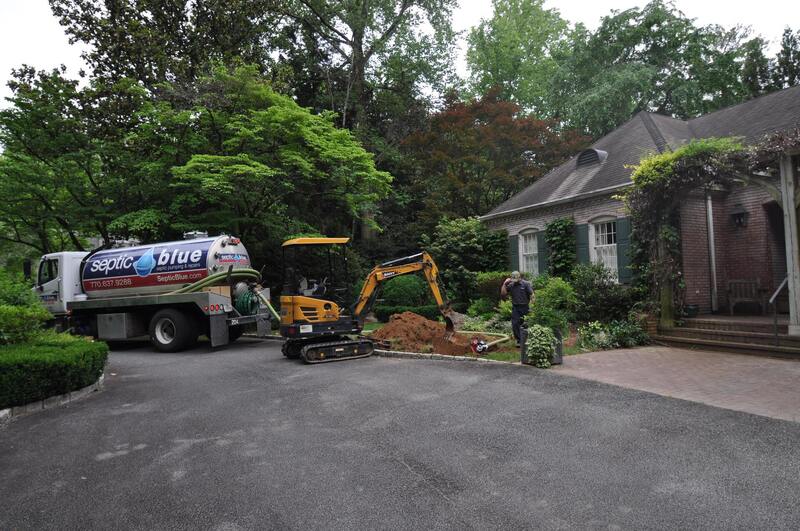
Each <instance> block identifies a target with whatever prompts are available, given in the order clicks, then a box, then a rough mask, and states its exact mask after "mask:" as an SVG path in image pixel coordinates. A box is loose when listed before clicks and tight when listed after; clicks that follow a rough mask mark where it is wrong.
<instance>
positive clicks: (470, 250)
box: [420, 218, 508, 303]
mask: <svg viewBox="0 0 800 531" xmlns="http://www.w3.org/2000/svg"><path fill="white" fill-rule="evenodd" d="M420 243H421V244H422V247H423V249H426V250H427V251H428V252H429V253H431V255H432V256H433V258H434V259H435V260H436V264H437V265H438V266H439V269H440V270H441V275H442V279H443V280H444V284H445V286H447V289H448V293H449V294H450V298H451V300H453V301H454V302H462V303H468V302H469V300H470V299H473V298H475V289H476V276H477V272H478V271H492V270H497V269H502V268H505V267H507V245H508V237H507V236H506V233H505V232H499V231H498V232H492V231H489V229H488V228H486V225H485V224H484V223H482V222H481V221H480V220H479V219H478V218H459V219H444V220H442V221H440V222H439V224H438V225H436V228H435V229H434V231H433V234H431V235H428V234H424V235H423V236H422V238H421V242H420ZM498 289H499V287H498Z"/></svg>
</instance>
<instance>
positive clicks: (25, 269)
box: [22, 258, 32, 280]
mask: <svg viewBox="0 0 800 531" xmlns="http://www.w3.org/2000/svg"><path fill="white" fill-rule="evenodd" d="M31 271H32V264H31V259H30V258H26V259H25V260H23V261H22V276H24V277H25V280H30V279H31Z"/></svg>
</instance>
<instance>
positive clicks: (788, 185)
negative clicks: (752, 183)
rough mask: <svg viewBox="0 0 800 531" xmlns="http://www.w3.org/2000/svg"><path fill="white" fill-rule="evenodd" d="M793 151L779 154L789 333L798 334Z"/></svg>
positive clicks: (799, 274)
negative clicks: (787, 278)
mask: <svg viewBox="0 0 800 531" xmlns="http://www.w3.org/2000/svg"><path fill="white" fill-rule="evenodd" d="M793 154H794V153H784V154H783V155H781V196H782V198H783V225H784V228H785V231H784V232H785V233H786V272H787V275H788V277H789V281H788V288H789V335H792V336H800V301H798V297H800V235H798V230H797V208H796V207H795V200H794V198H795V190H796V188H797V168H796V166H795V164H794V161H793V157H792V155H793Z"/></svg>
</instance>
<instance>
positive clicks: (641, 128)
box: [481, 86, 800, 319]
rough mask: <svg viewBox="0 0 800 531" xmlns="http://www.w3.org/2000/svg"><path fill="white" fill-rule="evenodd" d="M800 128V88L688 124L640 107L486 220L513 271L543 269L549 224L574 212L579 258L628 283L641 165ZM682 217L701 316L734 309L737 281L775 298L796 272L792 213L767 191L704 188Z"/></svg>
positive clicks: (692, 296)
mask: <svg viewBox="0 0 800 531" xmlns="http://www.w3.org/2000/svg"><path fill="white" fill-rule="evenodd" d="M797 127H800V86H797V87H793V88H788V89H785V90H782V91H778V92H775V93H772V94H769V95H766V96H762V97H760V98H756V99H753V100H750V101H747V102H745V103H742V104H739V105H736V106H733V107H728V108H725V109H722V110H719V111H716V112H713V113H710V114H706V115H704V116H700V117H698V118H695V119H692V120H688V121H684V120H678V119H675V118H671V117H667V116H663V115H659V114H653V113H648V112H640V113H638V114H636V115H635V116H634V117H633V118H631V119H630V120H629V121H628V122H626V123H625V124H623V125H621V126H620V127H618V128H617V129H616V130H614V131H612V132H611V133H609V134H607V135H606V136H604V137H603V138H601V139H599V140H598V141H597V142H595V143H594V144H593V145H592V146H591V147H589V148H588V149H585V150H584V151H582V152H580V153H578V154H577V155H575V156H574V157H573V158H571V159H570V160H568V161H567V162H565V163H564V164H562V165H561V166H559V167H557V168H555V169H553V170H552V171H551V172H549V173H548V174H547V175H545V176H544V177H542V178H541V179H539V180H538V181H536V182H535V183H533V184H532V185H530V186H528V187H527V188H526V189H524V190H523V191H521V192H520V193H518V194H517V195H515V196H513V197H511V198H510V199H508V200H507V201H505V202H504V203H502V204H501V205H498V206H497V207H496V208H494V209H493V210H492V211H491V212H489V213H487V214H486V215H484V216H482V217H481V219H482V220H483V221H484V222H485V223H486V224H487V226H488V227H489V228H491V229H495V230H505V231H507V233H508V236H509V238H508V241H509V261H510V263H511V267H512V268H514V269H519V270H521V271H526V272H530V273H532V274H538V273H541V272H542V271H544V270H546V268H547V262H548V260H547V255H548V251H547V247H546V245H545V242H544V238H543V232H542V231H543V230H544V228H545V226H546V225H547V224H548V223H549V222H550V221H552V220H554V219H556V218H562V217H571V218H573V219H574V220H575V223H576V244H577V249H576V251H577V257H578V261H579V262H581V263H585V262H590V261H592V262H602V263H603V264H605V265H606V266H607V267H608V268H609V269H611V270H612V271H614V272H615V273H616V275H617V277H618V279H619V281H620V282H623V283H627V282H629V281H630V279H631V273H630V269H629V258H628V250H629V246H630V229H631V227H630V222H629V220H628V218H627V217H626V214H625V208H624V205H623V204H622V202H621V201H620V200H618V199H615V198H614V196H615V195H616V194H618V193H619V192H620V191H622V190H623V189H625V188H626V187H627V186H629V185H630V184H631V180H630V174H631V166H632V165H635V164H637V163H638V162H639V160H640V159H641V158H642V157H644V156H646V155H649V154H652V153H662V152H664V151H667V150H672V149H675V148H676V147H678V146H680V145H681V144H683V143H685V142H687V141H689V140H690V139H693V138H709V137H726V136H734V137H740V138H741V139H742V140H743V141H744V142H754V141H756V140H759V139H760V138H762V137H763V136H764V135H766V134H769V133H771V132H775V131H779V130H789V129H793V128H797ZM792 155H794V154H789V155H788V156H789V159H788V160H791V161H792V162H791V164H792V165H793V168H792V169H791V170H789V173H792V172H794V173H795V174H796V173H797V171H798V170H797V165H798V164H800V157H798V156H796V155H794V156H793V157H792ZM679 214H680V236H681V245H682V255H683V278H684V281H685V284H686V304H687V305H688V304H691V305H696V306H697V307H698V309H699V311H700V312H701V313H711V312H729V311H730V310H731V308H730V306H731V304H730V303H731V301H730V300H729V297H728V290H729V288H730V287H731V285H732V284H731V283H732V282H733V283H734V284H735V282H734V281H746V282H749V283H751V285H752V284H754V283H757V285H758V289H759V291H760V292H761V293H762V294H764V295H765V296H766V297H769V294H771V293H772V292H773V291H774V290H775V289H776V288H777V287H778V286H780V285H781V283H782V282H783V280H784V278H786V277H787V253H786V248H787V244H786V242H787V241H788V239H787V238H786V234H785V230H784V226H785V225H784V214H783V211H782V209H781V206H780V204H779V203H778V202H776V201H775V199H774V198H773V197H772V196H770V194H769V193H768V192H767V191H766V189H765V188H762V187H760V186H756V185H751V186H744V185H742V186H738V187H735V188H731V189H724V190H715V191H713V192H710V193H706V192H704V191H698V192H697V193H696V194H695V195H694V196H693V197H691V198H690V199H689V200H688V201H686V202H685V203H684V204H683V205H682V206H681V208H680V213H679ZM786 226H788V225H786ZM795 262H797V260H795ZM790 267H791V266H790ZM781 296H782V301H781V302H782V304H781V305H780V307H779V308H780V309H781V310H783V311H788V304H789V299H790V297H789V296H788V295H787V294H786V290H784V292H783V294H782V295H781ZM798 306H800V305H798ZM733 310H734V311H736V312H737V313H748V312H750V313H758V312H762V311H764V308H763V307H761V306H759V305H758V304H755V303H747V302H741V303H739V304H735V308H733ZM798 313H800V312H798ZM798 318H799V319H800V316H798Z"/></svg>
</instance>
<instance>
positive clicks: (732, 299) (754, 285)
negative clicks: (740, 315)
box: [728, 279, 767, 315]
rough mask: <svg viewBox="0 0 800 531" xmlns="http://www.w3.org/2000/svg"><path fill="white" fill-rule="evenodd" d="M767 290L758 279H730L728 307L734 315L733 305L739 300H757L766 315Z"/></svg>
mask: <svg viewBox="0 0 800 531" xmlns="http://www.w3.org/2000/svg"><path fill="white" fill-rule="evenodd" d="M765 295H766V291H765V290H764V289H763V288H762V287H761V281H760V280H759V279H756V280H729V281H728V308H730V312H731V315H733V307H734V306H736V303H737V302H755V303H757V304H758V305H759V306H760V307H761V313H762V314H763V315H766V313H767V302H766V300H765Z"/></svg>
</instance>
